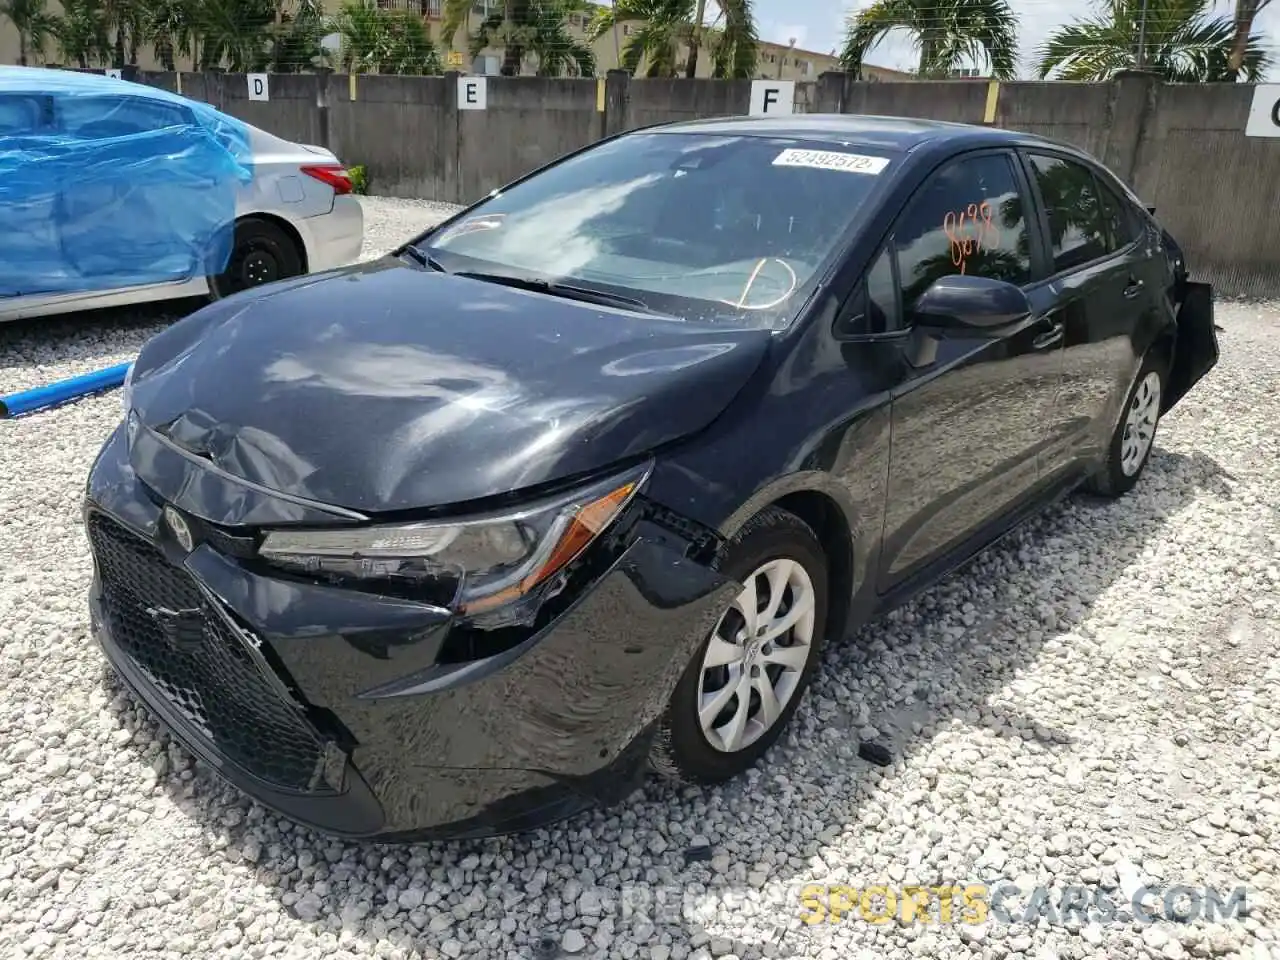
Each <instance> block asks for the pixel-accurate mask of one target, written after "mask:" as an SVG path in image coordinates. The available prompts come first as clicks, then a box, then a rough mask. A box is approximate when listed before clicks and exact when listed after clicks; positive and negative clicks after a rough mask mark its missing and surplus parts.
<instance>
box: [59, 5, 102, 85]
mask: <svg viewBox="0 0 1280 960" xmlns="http://www.w3.org/2000/svg"><path fill="white" fill-rule="evenodd" d="M54 35H55V36H56V37H57V40H58V49H59V50H60V51H62V57H63V59H64V60H66V61H68V62H74V63H75V64H76V66H78V67H81V68H85V67H89V66H92V65H93V64H96V63H98V62H100V61H102V60H104V59H106V58H107V57H109V56H110V54H111V38H110V36H109V33H108V30H107V23H106V20H105V18H104V17H103V12H102V4H101V3H100V2H98V0H62V16H61V17H59V18H58V22H57V24H56V25H55V27H54Z"/></svg>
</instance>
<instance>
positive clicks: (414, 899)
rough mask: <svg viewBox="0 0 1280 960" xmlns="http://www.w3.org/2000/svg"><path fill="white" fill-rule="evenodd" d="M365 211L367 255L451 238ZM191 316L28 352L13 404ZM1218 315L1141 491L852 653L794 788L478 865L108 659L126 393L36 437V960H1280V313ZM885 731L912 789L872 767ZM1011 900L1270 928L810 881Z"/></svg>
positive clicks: (22, 944) (13, 437) (1018, 554)
mask: <svg viewBox="0 0 1280 960" xmlns="http://www.w3.org/2000/svg"><path fill="white" fill-rule="evenodd" d="M363 202H364V204H365V207H366V211H367V239H366V254H365V255H366V257H372V256H374V255H377V254H378V253H380V252H382V251H385V250H386V249H388V248H390V247H392V246H394V245H395V244H397V243H399V242H400V241H402V240H404V239H407V238H408V237H410V236H411V235H413V234H415V233H417V232H419V231H420V230H422V229H424V228H425V227H426V226H428V225H429V224H430V223H431V222H434V221H435V220H436V219H438V218H440V217H442V216H444V215H446V214H447V213H448V212H449V208H446V207H443V206H442V205H439V204H425V203H414V202H409V201H397V200H382V199H376V198H367V199H365V200H364V201H363ZM179 313H180V308H178V307H163V308H150V309H147V310H136V311H122V312H116V313H113V314H111V315H106V316H104V315H97V316H89V315H86V316H75V317H68V318H61V319H52V320H43V321H36V322H24V323H18V324H9V325H4V326H0V393H8V392H10V391H12V390H18V389H22V388H25V387H30V386H35V385H37V384H42V383H48V382H50V381H52V380H56V379H59V378H62V377H66V376H70V375H73V374H76V373H84V372H88V371H90V370H94V369H98V368H100V367H103V366H106V365H108V364H111V363H116V362H120V361H124V360H128V359H130V358H131V357H132V356H133V355H134V354H135V353H136V351H137V349H138V347H139V346H140V345H141V344H142V342H143V341H144V340H145V339H147V338H148V337H149V336H151V335H152V334H154V333H155V332H156V331H158V330H159V329H161V328H162V327H163V325H164V324H165V323H166V322H167V320H168V319H169V318H172V317H173V316H176V315H178V314H179ZM1218 313H1219V319H1220V321H1221V323H1222V324H1223V327H1224V331H1223V332H1222V333H1221V335H1220V337H1221V341H1222V347H1223V358H1222V361H1221V363H1220V365H1219V367H1218V368H1217V369H1216V370H1215V371H1214V372H1213V373H1212V374H1211V375H1210V376H1209V378H1207V379H1206V380H1205V381H1204V382H1203V383H1202V384H1200V385H1199V386H1198V387H1197V388H1196V389H1195V391H1193V392H1192V394H1191V395H1190V396H1189V397H1187V398H1186V400H1184V401H1183V403H1182V404H1181V405H1180V407H1179V408H1178V410H1176V411H1175V412H1174V413H1173V414H1172V415H1171V416H1170V417H1169V419H1168V420H1167V421H1166V422H1165V423H1164V424H1163V425H1162V426H1161V429H1160V435H1159V437H1158V438H1157V441H1156V455H1155V458H1154V460H1153V461H1152V463H1151V465H1150V469H1149V471H1148V473H1147V475H1146V476H1145V477H1144V479H1143V480H1142V482H1141V484H1140V485H1139V486H1138V488H1137V490H1135V491H1134V492H1133V494H1131V495H1130V496H1128V497H1126V498H1124V499H1122V500H1121V501H1119V502H1116V503H1111V504H1104V503H1099V502H1095V501H1091V500H1088V499H1086V498H1084V497H1073V498H1072V499H1070V500H1069V501H1067V502H1066V503H1064V504H1063V505H1061V506H1059V507H1057V508H1055V509H1054V510H1053V511H1051V512H1050V513H1049V514H1048V515H1046V516H1045V517H1043V518H1042V519H1040V520H1037V521H1036V522H1034V523H1033V524H1032V525H1030V526H1029V527H1027V528H1026V529H1024V530H1022V531H1019V532H1018V533H1017V534H1015V535H1014V536H1012V537H1011V538H1009V539H1008V540H1007V541H1005V542H1004V543H1002V544H1000V545H999V546H998V547H996V548H994V549H992V550H989V551H987V552H985V553H984V554H982V555H981V556H980V557H978V558H977V559H976V560H975V561H974V562H973V563H971V564H970V565H969V566H968V567H967V568H965V569H964V570H961V571H959V572H957V573H956V574H955V575H953V576H952V577H951V578H949V579H948V580H947V581H945V582H944V583H942V584H940V585H938V586H937V587H935V588H934V589H932V590H930V591H929V592H927V593H926V594H924V595H923V596H921V597H920V598H918V599H917V600H916V601H915V602H914V603H912V604H911V605H910V606H908V607H906V608H904V609H902V610H900V611H898V612H897V613H895V614H892V615H890V616H888V617H886V618H884V619H882V620H881V621H879V622H877V623H875V624H873V625H871V626H869V627H867V628H866V629H864V630H863V631H862V632H861V634H860V635H859V636H858V637H857V638H856V640H855V641H854V642H852V643H851V644H849V645H847V646H841V647H834V648H832V649H831V651H830V653H829V655H828V657H827V659H826V662H825V664H824V666H823V669H822V671H821V672H820V674H819V676H818V677H817V680H816V682H815V685H814V688H813V691H812V694H811V696H810V697H809V698H807V699H806V701H805V703H804V704H803V706H802V708H801V709H800V711H799V713H798V714H797V715H796V717H795V721H794V725H793V728H792V730H791V731H790V732H789V733H788V735H787V736H785V737H784V738H783V740H782V742H781V743H780V744H779V746H778V748H777V749H775V750H774V752H773V753H772V754H771V756H770V757H769V759H768V762H767V763H766V764H765V765H764V766H762V767H760V768H759V769H758V770H756V771H754V772H753V773H752V774H751V775H749V776H747V777H745V778H743V779H742V780H741V781H739V782H737V783H733V784H729V785H727V786H724V787H721V788H719V789H714V790H712V789H707V790H703V789H697V788H690V789H673V788H671V787H669V786H667V785H664V784H660V783H654V784H652V785H650V786H647V787H646V788H645V789H644V790H643V791H641V792H640V793H638V794H637V795H636V797H634V798H633V799H632V800H631V801H630V802H629V803H628V804H626V805H624V806H621V807H619V808H617V809H613V810H608V811H597V812H592V813H588V814H585V815H583V816H580V817H578V818H575V819H574V820H571V821H570V822H568V823H565V824H561V825H557V826H554V827H551V828H548V829H546V830H540V831H536V832H534V833H532V834H529V835H527V836H523V837H515V838H506V839H501V840H492V841H486V842H484V843H482V844H475V845H466V846H465V848H463V849H460V848H459V846H457V845H437V846H432V845H422V846H414V847H400V848H396V847H373V846H370V845H363V844H348V843H342V842H337V841H332V840H328V839H326V838H320V837H317V836H315V835H313V834H311V833H309V832H308V831H306V830H303V829H300V828H297V827H294V826H292V825H290V824H287V823H285V822H283V821H281V820H280V819H279V818H277V817H275V816H274V815H273V814H270V813H268V812H267V811H265V810H263V809H261V808H259V807H258V806H256V805H254V804H252V803H250V802H249V801H247V800H246V799H244V798H243V797H242V796H240V795H239V794H237V793H236V792H235V791H233V790H230V789H228V788H226V787H224V786H223V785H222V784H221V783H220V782H219V781H218V780H217V779H216V778H215V777H214V776H213V775H212V774H211V773H210V772H209V771H208V770H206V769H205V768H204V767H203V766H202V765H201V764H198V763H195V762H193V760H192V758H191V757H189V756H188V755H187V754H186V753H185V751H183V750H182V749H181V748H179V747H178V746H177V745H176V744H174V743H173V742H171V741H170V739H169V738H168V737H167V736H166V735H165V734H164V733H163V732H161V731H160V730H159V728H158V727H157V726H156V725H155V723H154V721H153V720H152V719H151V718H150V717H149V716H148V715H147V714H146V712H145V711H144V710H143V709H141V708H140V707H139V706H137V705H136V704H135V703H134V702H133V701H132V700H131V699H130V698H129V697H128V696H126V695H124V694H123V693H122V692H121V691H120V689H119V688H118V687H117V686H116V685H115V684H114V683H111V682H109V681H107V680H105V679H104V677H105V676H106V670H105V667H104V664H103V660H102V657H101V655H100V653H99V652H98V651H97V649H96V648H95V647H94V645H93V643H92V642H91V640H90V638H89V636H88V618H87V612H86V609H85V591H86V588H87V586H88V582H89V577H90V574H91V567H90V560H89V555H88V551H87V549H86V546H85V542H84V535H83V531H82V529H81V524H80V512H79V511H80V498H81V496H82V493H83V488H84V480H85V476H86V475H87V472H88V469H89V466H90V463H91V461H92V459H93V456H94V455H95V454H96V453H97V450H98V448H99V446H100V444H101V442H102V440H103V439H104V438H105V437H106V435H107V433H108V432H109V431H110V430H111V428H112V427H113V426H114V424H115V423H116V422H117V420H118V419H119V397H118V395H117V394H109V395H106V396H102V397H97V398H92V399H88V400H83V401H80V402H77V403H75V404H71V405H69V406H66V407H63V408H61V409H58V410H55V411H50V412H46V413H41V414H36V415H34V416H31V417H27V418H22V419H19V420H16V421H12V422H0V690H3V693H2V694H0V957H5V958H8V957H15V958H17V957H62V956H76V957H85V958H86V960H96V958H114V957H125V956H154V957H166V958H167V957H177V956H193V957H201V958H223V957H227V958H233V957H239V958H255V960H256V958H259V957H286V958H307V960H311V958H315V957H366V956H375V957H384V958H403V960H411V958H412V960H424V958H435V957H442V956H443V957H450V958H456V957H460V956H468V957H471V956H474V957H477V958H481V960H489V958H495V960H507V958H511V960H517V958H518V960H527V958H529V957H530V956H532V955H533V949H534V947H535V946H536V945H537V944H538V943H539V942H540V941H541V939H542V938H544V937H549V938H550V940H551V943H552V944H553V947H554V948H555V949H561V950H564V951H565V952H567V953H571V954H577V955H582V956H584V957H592V958H596V957H600V958H606V960H612V958H613V957H622V958H623V960H630V958H631V957H636V958H639V960H645V958H652V960H690V958H692V957H710V956H712V955H713V953H716V952H719V953H721V955H722V956H723V955H732V956H737V957H741V958H743V960H748V958H749V960H758V958H761V957H778V958H782V957H807V958H827V957H830V958H855V960H862V958H871V957H876V958H891V960H898V958H903V960H905V958H908V957H914V956H919V957H939V958H945V960H952V958H979V957H980V958H983V960H988V958H990V960H998V958H1003V957H1030V958H1036V960H1048V958H1051V957H1053V958H1062V960H1080V958H1084V957H1089V958H1093V957H1108V958H1116V960H1121V958H1123V960H1137V958H1141V957H1160V958H1167V960H1179V958H1182V957H1232V956H1238V957H1243V958H1249V960H1280V946H1278V945H1280V930H1278V929H1277V917H1276V914H1275V905H1276V904H1277V903H1280V856H1278V855H1277V853H1276V850H1277V849H1278V848H1280V661H1277V659H1276V658H1275V651H1276V650H1277V649H1280V560H1278V559H1277V558H1278V557H1280V510H1278V509H1277V501H1278V500H1280V391H1277V390H1276V389H1275V386H1276V382H1277V379H1276V378H1277V372H1276V371H1277V370H1280V305H1277V304H1246V303H1222V304H1220V305H1219V307H1218ZM864 728H869V729H872V730H874V731H875V733H876V735H877V736H878V737H879V739H880V740H881V741H882V742H884V743H886V744H887V745H889V746H890V748H891V750H892V752H893V759H894V763H893V766H891V767H889V768H885V769H881V768H876V767H872V766H870V765H868V764H865V763H863V762H861V761H859V760H857V759H856V752H857V743H856V737H857V735H858V731H860V730H863V729H864ZM693 846H701V847H710V848H711V849H712V850H714V856H713V857H712V858H711V859H710V860H709V861H708V860H705V859H702V858H692V859H691V860H690V862H687V863H686V861H685V857H684V852H685V851H686V850H687V849H689V848H690V847H693ZM980 880H981V881H986V882H988V883H991V884H997V883H1008V882H1013V883H1016V884H1017V885H1018V886H1019V887H1020V888H1021V889H1022V890H1023V892H1024V893H1028V894H1029V893H1030V890H1031V888H1032V887H1033V886H1035V885H1037V884H1041V885H1046V886H1049V885H1051V886H1053V887H1055V888H1058V889H1061V888H1065V887H1068V886H1071V885H1073V884H1075V885H1079V884H1092V885H1096V886H1098V887H1101V888H1105V889H1107V890H1109V891H1111V895H1112V896H1113V897H1115V899H1116V900H1119V901H1123V902H1124V903H1125V904H1126V905H1127V904H1128V902H1129V901H1130V900H1131V899H1132V895H1133V894H1135V893H1136V892H1138V890H1139V888H1141V887H1143V886H1145V887H1147V888H1149V889H1150V890H1153V891H1155V894H1154V897H1149V898H1148V902H1155V903H1157V904H1158V903H1159V902H1160V901H1161V898H1162V897H1163V891H1165V890H1168V889H1170V888H1172V887H1174V886H1178V885H1185V886H1190V887H1193V888H1197V889H1200V890H1203V888H1204V887H1205V886H1211V887H1214V888H1215V889H1216V890H1217V891H1218V892H1219V894H1220V895H1221V896H1222V897H1224V898H1226V897H1227V896H1228V895H1229V894H1230V892H1231V891H1232V890H1234V889H1235V888H1237V887H1240V886H1243V887H1246V888H1248V891H1249V893H1248V903H1249V914H1248V916H1247V917H1243V918H1237V919H1234V920H1231V921H1229V922H1225V923H1223V922H1220V923H1216V924H1209V925H1206V924H1204V923H1203V921H1200V922H1197V923H1193V924H1188V925H1174V924H1163V923H1162V924H1161V925H1160V926H1159V927H1152V926H1147V925H1143V924H1140V923H1135V922H1133V921H1132V920H1115V921H1111V922H1107V921H1105V920H1098V919H1097V918H1090V922H1088V923H1086V924H1084V926H1083V928H1082V929H1078V928H1077V929H1074V930H1070V929H1067V928H1066V927H1065V926H1063V925H1062V924H1061V923H1054V922H1051V921H1050V920H1048V919H1046V917H1045V916H1042V917H1040V918H1039V920H1038V922H1036V923H1019V924H1017V925H1015V926H1009V925H1008V924H1005V923H1003V922H1001V921H999V920H998V919H995V918H992V917H989V918H988V920H987V922H986V923H985V924H984V925H983V926H982V927H972V926H969V925H966V924H963V923H960V922H955V921H953V922H952V923H950V924H934V925H932V926H931V927H929V928H924V927H920V926H918V925H914V924H905V925H904V924H902V923H891V924H872V923H865V922H861V921H860V920H859V919H858V918H857V916H856V913H855V914H854V915H853V916H846V917H845V919H844V921H843V922H841V923H838V924H836V923H821V924H817V925H813V926H810V925H807V924H804V923H802V922H800V920H799V916H800V914H801V911H802V905H801V903H800V898H799V889H800V887H802V886H803V885H805V884H808V883H829V884H841V883H844V884H853V885H865V884H873V883H881V884H885V883H887V884H890V885H895V884H899V883H901V884H913V883H925V884H936V885H943V884H947V885H952V884H954V885H958V886H959V885H964V884H968V883H973V882H977V881H980ZM1117 887H1118V888H1119V892H1118V893H1117V892H1116V888H1117ZM1026 900H1027V897H1026V896H1024V897H1022V898H1021V899H1018V898H1013V899H1012V900H1011V901H1009V902H1011V903H1013V904H1014V905H1015V906H1012V907H1010V909H1011V910H1012V911H1013V912H1014V913H1015V914H1019V911H1021V910H1022V909H1023V907H1022V906H1017V904H1025V902H1026ZM1006 905H1008V904H1006ZM959 913H960V911H959V909H958V908H957V911H956V914H957V915H959ZM1015 919H1023V918H1022V917H1021V916H1020V914H1019V915H1018V916H1016V917H1015ZM1030 919H1035V918H1030ZM1162 935H1163V938H1162ZM553 952H554V950H553Z"/></svg>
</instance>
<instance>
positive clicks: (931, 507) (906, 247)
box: [878, 151, 1062, 592]
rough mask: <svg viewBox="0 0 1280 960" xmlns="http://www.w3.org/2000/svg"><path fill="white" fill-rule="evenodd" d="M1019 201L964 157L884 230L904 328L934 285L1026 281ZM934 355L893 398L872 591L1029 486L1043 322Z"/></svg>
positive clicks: (943, 344)
mask: <svg viewBox="0 0 1280 960" xmlns="http://www.w3.org/2000/svg"><path fill="white" fill-rule="evenodd" d="M1026 195H1027V194H1026V182H1025V179H1024V177H1023V175H1022V173H1021V168H1020V167H1019V166H1018V165H1017V163H1016V159H1015V158H1014V156H1013V155H1012V154H1010V153H1007V152H1005V151H984V152H982V153H978V154H969V155H966V156H964V157H963V158H960V159H958V160H953V161H951V162H950V163H948V164H947V165H946V166H944V167H943V168H941V169H940V170H939V171H937V172H936V173H934V174H933V176H932V177H931V179H930V180H929V181H927V182H926V183H925V185H924V186H923V187H922V188H921V189H920V191H919V192H917V194H916V195H915V196H914V197H913V198H912V199H911V201H909V202H908V205H907V207H906V209H905V210H904V212H903V215H902V217H901V218H900V220H899V221H898V223H897V225H896V226H895V228H894V235H893V249H894V250H895V252H896V256H897V263H898V278H899V286H900V289H901V301H902V307H903V320H904V322H905V323H906V324H907V325H908V326H909V325H911V323H912V306H913V304H914V301H915V300H916V298H917V297H919V296H920V294H921V293H923V292H924V290H925V289H926V288H927V287H928V286H929V285H930V284H931V283H932V282H933V281H934V280H936V279H938V278H939V277H942V276H947V275H951V274H957V273H966V274H976V275H979V276H987V277H993V278H996V279H1000V280H1006V281H1008V282H1010V283H1014V284H1017V285H1019V286H1023V287H1026V286H1029V285H1030V284H1031V283H1032V282H1033V280H1034V278H1035V274H1036V270H1035V267H1034V256H1033V251H1034V250H1035V249H1037V248H1036V245H1035V240H1034V239H1033V227H1032V224H1033V223H1034V221H1033V220H1030V219H1029V218H1030V211H1029V208H1028V204H1027V203H1026V200H1025V198H1026ZM934 343H936V355H935V356H933V357H932V362H929V363H924V364H922V365H918V366H910V365H909V366H907V367H906V368H905V369H906V371H907V372H906V373H905V374H904V377H903V380H902V382H901V383H900V385H899V386H898V388H897V390H896V391H895V393H894V398H893V403H892V435H891V446H890V455H889V459H890V463H889V486H888V497H887V503H886V508H885V526H884V538H883V546H882V550H881V559H880V571H879V578H878V586H879V588H880V590H881V592H885V591H888V590H890V589H892V588H893V587H895V586H896V585H898V584H899V583H901V582H902V581H903V580H905V579H906V578H908V577H910V576H911V575H912V574H914V573H916V572H918V571H919V570H921V569H922V568H923V567H925V566H926V565H928V564H929V563H930V562H931V561H933V560H937V559H939V558H940V557H941V556H942V555H944V554H946V553H948V552H950V551H951V550H953V549H955V548H956V547H958V546H960V545H961V544H962V543H964V542H965V541H966V540H969V539H970V538H972V537H974V536H975V535H978V534H980V533H981V532H982V531H983V530H984V528H989V527H991V525H993V524H995V523H996V522H998V521H999V520H1000V519H1001V518H1002V517H1003V516H1005V515H1007V514H1009V513H1010V512H1011V511H1012V510H1013V509H1014V508H1015V507H1016V506H1017V505H1018V504H1019V502H1020V501H1023V500H1024V499H1025V498H1026V497H1027V496H1028V495H1030V494H1031V493H1032V491H1033V488H1034V487H1035V486H1036V483H1037V480H1038V478H1039V471H1038V464H1037V459H1038V452H1039V448H1040V446H1041V444H1042V442H1043V426H1044V420H1045V417H1046V416H1047V415H1048V414H1049V412H1050V411H1051V410H1052V408H1053V403H1054V392H1055V387H1056V384H1057V380H1058V373H1059V364H1060V361H1061V350H1062V336H1061V330H1060V329H1059V328H1056V327H1055V326H1054V320H1053V318H1050V317H1045V316H1042V315H1038V314H1032V315H1031V316H1030V317H1028V318H1026V319H1025V320H1022V321H1019V322H1016V323H1014V324H1011V325H1009V326H1008V327H1006V328H1000V329H996V330H988V331H973V332H957V333H956V334H949V335H948V336H947V337H946V338H944V339H940V340H937V341H934ZM924 359H926V360H927V359H929V358H928V357H925V358H924Z"/></svg>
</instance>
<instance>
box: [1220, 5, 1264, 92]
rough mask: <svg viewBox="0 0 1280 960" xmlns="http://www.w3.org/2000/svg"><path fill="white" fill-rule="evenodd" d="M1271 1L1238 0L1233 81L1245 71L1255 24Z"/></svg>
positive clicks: (1233, 43) (1229, 64)
mask: <svg viewBox="0 0 1280 960" xmlns="http://www.w3.org/2000/svg"><path fill="white" fill-rule="evenodd" d="M1270 2H1271V0H1236V10H1235V17H1234V18H1233V19H1234V21H1235V32H1234V34H1233V35H1232V38H1231V57H1230V59H1229V61H1228V69H1229V70H1230V71H1231V79H1232V80H1235V79H1236V77H1238V76H1239V75H1240V72H1241V71H1242V70H1243V69H1244V61H1245V57H1247V56H1248V55H1249V46H1250V42H1251V41H1252V39H1253V22H1254V20H1255V19H1256V18H1257V16H1258V14H1260V13H1261V12H1262V11H1263V9H1264V8H1265V7H1266V6H1267V4H1269V3H1270Z"/></svg>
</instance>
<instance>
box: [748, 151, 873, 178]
mask: <svg viewBox="0 0 1280 960" xmlns="http://www.w3.org/2000/svg"><path fill="white" fill-rule="evenodd" d="M773 165H774V166H775V167H812V168H813V169H815V170H843V171H844V172H845V173H869V174H871V175H872V176H877V175H879V174H880V173H881V172H882V171H883V170H884V168H885V167H887V166H888V165H889V161H888V160H887V159H886V158H884V157H867V156H863V155H862V154H860V153H841V152H840V151H838V150H796V149H790V150H783V151H782V152H781V153H780V154H778V155H777V156H776V157H774V158H773Z"/></svg>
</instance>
